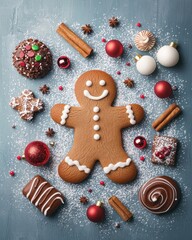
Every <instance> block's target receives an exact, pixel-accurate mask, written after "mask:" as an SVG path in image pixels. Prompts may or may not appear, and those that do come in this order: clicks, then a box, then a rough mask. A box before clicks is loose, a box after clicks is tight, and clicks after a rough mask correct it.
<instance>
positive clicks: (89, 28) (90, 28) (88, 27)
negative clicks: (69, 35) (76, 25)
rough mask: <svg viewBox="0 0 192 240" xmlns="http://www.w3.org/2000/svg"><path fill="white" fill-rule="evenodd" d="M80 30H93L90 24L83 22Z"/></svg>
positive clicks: (86, 31)
mask: <svg viewBox="0 0 192 240" xmlns="http://www.w3.org/2000/svg"><path fill="white" fill-rule="evenodd" d="M81 30H82V31H83V33H84V34H90V33H92V32H93V29H92V27H91V26H90V24H85V25H84V26H82V27H81Z"/></svg>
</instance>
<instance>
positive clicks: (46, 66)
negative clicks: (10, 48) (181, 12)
mask: <svg viewBox="0 0 192 240" xmlns="http://www.w3.org/2000/svg"><path fill="white" fill-rule="evenodd" d="M12 59H13V65H14V66H15V68H16V69H17V71H18V72H19V73H20V74H21V75H23V76H25V77H27V78H33V79H36V78H42V77H44V76H45V75H46V74H47V73H48V72H49V71H50V70H51V68H52V54H51V52H50V50H49V48H48V47H47V46H46V45H45V44H44V43H42V42H40V41H39V40H37V39H36V40H34V39H27V40H24V41H22V42H21V43H19V45H18V46H17V47H16V48H15V51H14V52H13V55H12Z"/></svg>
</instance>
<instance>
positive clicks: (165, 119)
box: [152, 103, 181, 131]
mask: <svg viewBox="0 0 192 240" xmlns="http://www.w3.org/2000/svg"><path fill="white" fill-rule="evenodd" d="M180 112H181V109H180V107H179V106H177V105H176V104H175V103H173V104H171V105H170V106H169V107H168V108H167V109H166V110H165V111H164V112H163V113H162V114H161V115H160V116H159V117H158V118H157V119H156V120H155V121H154V122H153V123H152V127H153V128H154V129H155V130H156V131H161V130H162V129H163V128H164V127H165V126H166V125H167V124H168V123H169V122H171V121H172V120H173V119H174V118H175V117H176V116H177V115H179V113H180Z"/></svg>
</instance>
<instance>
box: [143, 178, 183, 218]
mask: <svg viewBox="0 0 192 240" xmlns="http://www.w3.org/2000/svg"><path fill="white" fill-rule="evenodd" d="M178 191H179V188H178V187H177V183H176V182H175V181H174V180H173V179H172V178H170V177H167V176H162V177H155V178H152V179H150V180H149V181H147V182H146V183H145V184H143V186H142V187H141V188H140V190H139V198H140V201H141V203H142V204H143V206H144V207H145V208H147V209H148V210H149V211H150V212H152V213H155V214H162V213H166V212H168V211H169V210H171V209H172V208H173V207H174V206H175V205H176V203H177V202H178V200H179V199H178V198H179V196H178Z"/></svg>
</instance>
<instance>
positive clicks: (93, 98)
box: [83, 89, 109, 101]
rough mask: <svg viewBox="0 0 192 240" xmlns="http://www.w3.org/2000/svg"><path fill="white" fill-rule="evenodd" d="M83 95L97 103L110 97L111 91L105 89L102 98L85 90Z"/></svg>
mask: <svg viewBox="0 0 192 240" xmlns="http://www.w3.org/2000/svg"><path fill="white" fill-rule="evenodd" d="M83 93H84V96H85V97H87V98H89V99H91V100H94V101H97V100H101V99H103V98H105V97H106V96H107V95H108V93H109V91H108V90H107V89H105V90H104V91H103V92H102V94H101V95H100V96H93V95H91V94H90V92H89V91H88V90H84V91H83Z"/></svg>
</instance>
